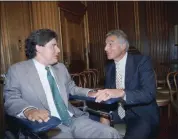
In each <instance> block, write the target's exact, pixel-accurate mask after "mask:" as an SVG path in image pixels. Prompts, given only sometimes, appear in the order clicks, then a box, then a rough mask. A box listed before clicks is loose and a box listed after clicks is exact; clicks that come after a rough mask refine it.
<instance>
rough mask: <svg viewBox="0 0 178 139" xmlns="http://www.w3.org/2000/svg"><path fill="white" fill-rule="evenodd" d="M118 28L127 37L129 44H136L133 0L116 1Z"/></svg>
mask: <svg viewBox="0 0 178 139" xmlns="http://www.w3.org/2000/svg"><path fill="white" fill-rule="evenodd" d="M117 10H118V16H119V17H118V18H119V25H118V26H119V28H120V29H121V30H123V31H124V32H125V33H126V34H127V36H128V39H129V43H130V45H131V46H136V43H135V41H136V35H135V20H134V19H135V18H134V16H135V15H134V1H118V9H117Z"/></svg>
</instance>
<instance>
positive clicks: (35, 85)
mask: <svg viewBox="0 0 178 139" xmlns="http://www.w3.org/2000/svg"><path fill="white" fill-rule="evenodd" d="M28 62H29V64H28V65H29V67H28V68H27V69H28V72H27V79H29V84H30V86H32V89H33V91H34V93H36V94H37V97H38V99H39V100H40V102H41V103H42V105H43V106H44V107H45V108H46V109H47V110H49V106H48V102H47V99H46V95H45V92H44V89H43V86H42V84H41V81H40V78H39V75H38V72H37V69H36V67H35V65H34V63H33V61H32V60H29V61H28Z"/></svg>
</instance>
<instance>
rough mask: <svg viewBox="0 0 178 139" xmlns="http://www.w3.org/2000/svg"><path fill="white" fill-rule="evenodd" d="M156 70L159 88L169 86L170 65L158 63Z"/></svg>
mask: <svg viewBox="0 0 178 139" xmlns="http://www.w3.org/2000/svg"><path fill="white" fill-rule="evenodd" d="M155 72H156V76H157V88H158V89H160V88H167V82H166V76H167V74H168V73H169V72H170V67H168V66H165V65H161V64H157V65H156V68H155Z"/></svg>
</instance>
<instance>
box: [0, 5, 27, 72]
mask: <svg viewBox="0 0 178 139" xmlns="http://www.w3.org/2000/svg"><path fill="white" fill-rule="evenodd" d="M1 17H2V19H3V20H1V28H2V32H1V33H2V34H1V35H2V40H1V44H2V45H1V73H4V72H6V71H7V68H8V67H9V65H11V64H13V63H16V62H19V61H21V60H24V59H26V57H25V53H24V40H25V38H26V37H27V35H28V33H29V32H30V18H29V5H28V2H2V3H1Z"/></svg>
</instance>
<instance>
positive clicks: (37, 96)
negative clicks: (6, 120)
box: [4, 60, 90, 117]
mask: <svg viewBox="0 0 178 139" xmlns="http://www.w3.org/2000/svg"><path fill="white" fill-rule="evenodd" d="M52 70H53V73H54V75H55V77H56V80H57V84H58V86H59V88H60V95H61V96H62V98H63V100H64V102H65V104H66V106H67V107H68V110H69V111H70V112H72V113H73V114H74V116H75V117H78V116H81V115H83V114H86V113H84V112H82V111H80V110H79V109H78V108H75V107H74V106H72V105H71V104H70V103H69V102H68V98H69V94H74V95H83V96H86V94H87V92H88V91H89V90H90V89H86V88H80V87H77V86H76V85H75V83H74V82H73V81H72V80H71V77H70V74H69V73H68V71H67V69H66V67H65V66H64V64H62V63H57V64H55V65H53V66H52ZM4 100H5V103H4V107H5V111H6V112H7V113H8V114H9V115H11V116H17V114H19V113H20V112H22V110H23V109H24V108H26V107H29V106H34V107H37V108H39V109H46V110H48V111H49V112H50V110H49V106H48V105H49V104H48V103H47V99H46V95H45V92H44V89H43V87H42V84H41V81H40V78H39V75H38V73H37V70H36V67H35V65H34V63H33V61H32V60H28V61H23V62H20V63H16V64H14V65H12V66H11V67H10V68H9V70H8V72H7V76H6V80H5V86H4Z"/></svg>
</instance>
